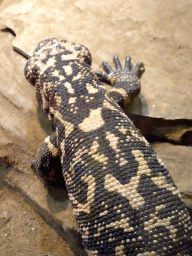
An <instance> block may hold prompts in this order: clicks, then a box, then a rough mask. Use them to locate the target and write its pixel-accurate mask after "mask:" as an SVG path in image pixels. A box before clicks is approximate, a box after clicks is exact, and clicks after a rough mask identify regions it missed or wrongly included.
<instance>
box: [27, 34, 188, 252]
mask: <svg viewBox="0 0 192 256" xmlns="http://www.w3.org/2000/svg"><path fill="white" fill-rule="evenodd" d="M91 62H92V57H91V53H90V52H89V50H88V48H86V47H85V46H83V45H80V44H76V43H70V42H68V41H66V40H59V39H56V38H49V39H45V40H43V41H41V42H40V43H39V44H38V46H37V48H36V49H35V50H34V52H33V55H32V57H31V58H30V59H29V60H28V61H27V63H26V66H25V70H24V73H25V76H26V79H27V80H28V82H29V83H31V84H32V85H33V86H35V88H36V97H37V101H38V103H39V105H40V107H41V108H42V109H43V110H44V111H45V113H46V114H47V115H48V117H49V119H50V120H51V121H52V123H53V128H54V132H53V133H52V134H51V135H50V136H48V137H47V138H45V140H44V142H43V143H42V144H41V146H40V148H39V149H38V151H37V154H36V157H35V160H34V161H33V163H34V165H35V167H36V168H37V170H38V171H39V176H40V177H41V179H42V181H43V183H44V184H45V185H46V184H52V183H54V182H55V181H56V180H57V177H58V176H59V173H60V172H62V175H63V178H64V181H65V185H66V188H67V191H68V196H69V199H70V201H71V203H72V206H73V213H74V215H75V218H76V220H77V223H78V227H79V231H80V234H81V238H82V244H83V246H84V248H85V250H86V252H87V254H88V255H93V256H101V255H102V256H107V255H108V256H109V255H110V256H117V255H122V256H127V255H132V256H155V255H159V256H165V255H166V256H168V255H177V256H179V255H180V256H181V255H182V256H184V255H185V256H190V255H192V223H191V220H190V217H189V214H188V212H187V209H186V206H185V204H184V202H183V201H182V200H181V198H180V193H179V191H178V189H177V187H176V185H175V183H174V181H173V179H172V177H171V176H170V174H169V172H168V170H167V169H166V167H165V165H164V164H163V162H162V161H161V160H160V159H159V157H158V156H157V154H156V153H155V152H154V150H153V149H152V147H151V146H150V144H149V143H148V141H147V140H146V139H145V138H144V137H143V136H142V135H141V133H140V131H139V130H138V129H137V128H136V127H135V126H134V124H133V122H132V121H131V120H130V119H129V118H128V116H127V115H126V114H125V112H124V111H123V106H124V105H125V104H127V103H128V102H130V101H131V100H132V99H133V98H135V97H136V96H137V95H138V94H139V92H140V89H141V85H140V80H139V78H138V76H139V72H140V71H141V70H142V69H143V67H144V66H143V63H141V62H139V63H137V64H136V66H135V68H134V69H133V65H132V63H131V57H130V56H128V57H127V58H126V60H125V68H122V66H121V62H120V60H119V58H118V57H117V56H115V57H114V63H115V66H116V69H115V70H114V69H113V68H112V67H111V66H110V65H109V64H108V63H107V62H103V63H102V66H103V69H104V71H103V72H102V71H99V72H94V71H93V70H92V68H91ZM102 79H103V80H107V81H108V82H110V83H111V89H110V91H109V92H107V91H106V89H105V87H104V85H103V83H102V82H101V80H102ZM59 177H60V176H59Z"/></svg>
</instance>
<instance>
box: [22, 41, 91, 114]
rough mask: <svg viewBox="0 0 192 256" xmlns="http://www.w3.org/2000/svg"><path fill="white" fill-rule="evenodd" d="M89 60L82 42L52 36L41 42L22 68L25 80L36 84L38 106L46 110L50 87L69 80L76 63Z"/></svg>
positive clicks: (52, 88)
mask: <svg viewBox="0 0 192 256" xmlns="http://www.w3.org/2000/svg"><path fill="white" fill-rule="evenodd" d="M91 62H92V58H91V54H90V52H89V50H88V49H87V48H86V47H85V46H83V45H79V44H75V43H69V42H67V41H66V40H59V39H56V38H49V39H45V40H43V41H41V42H40V43H39V44H38V46H37V48H36V49H35V50H34V52H33V55H32V57H31V58H30V59H29V60H28V61H27V63H26V66H25V70H24V73H25V76H26V78H27V80H28V82H29V83H30V84H32V85H33V86H35V87H36V96H37V101H38V103H39V105H40V107H41V108H43V109H44V111H45V112H48V109H49V100H50V97H51V96H52V94H53V93H54V87H56V86H57V85H58V84H60V83H65V81H67V80H70V75H71V77H73V76H75V72H78V68H79V67H80V66H82V65H83V66H84V65H86V66H90V65H91Z"/></svg>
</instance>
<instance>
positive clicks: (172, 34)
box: [0, 0, 192, 256]
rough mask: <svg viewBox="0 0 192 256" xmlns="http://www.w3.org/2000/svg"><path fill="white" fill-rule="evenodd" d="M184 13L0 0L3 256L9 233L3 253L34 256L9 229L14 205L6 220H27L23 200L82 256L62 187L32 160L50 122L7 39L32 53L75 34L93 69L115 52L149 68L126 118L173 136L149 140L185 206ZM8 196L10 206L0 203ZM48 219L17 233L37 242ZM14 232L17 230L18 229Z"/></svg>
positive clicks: (190, 69)
mask: <svg viewBox="0 0 192 256" xmlns="http://www.w3.org/2000/svg"><path fill="white" fill-rule="evenodd" d="M191 12H192V3H191V2H190V1H182V0H170V1H160V0H157V1H144V0H138V1H132V0H129V1H123V0H119V1H117V2H113V3H112V2H111V1H101V0H99V1H91V0H90V1H88V0H72V1H70V2H69V1H67V0H64V1H63V0H62V1H61V0H55V1H54V2H53V1H48V0H42V1H38V0H32V1H30V2H29V1H27V0H4V1H0V29H4V30H5V31H7V32H0V39H1V40H0V136H1V140H0V162H1V163H3V165H2V167H1V168H0V180H1V181H3V184H4V185H3V186H1V184H0V192H1V194H0V199H3V200H4V204H3V206H2V207H3V208H2V207H0V221H1V220H3V221H2V223H4V224H3V227H2V226H1V224H0V233H3V237H4V238H3V240H2V241H3V242H2V243H0V251H1V255H7V254H8V249H7V247H6V244H7V241H9V243H12V246H11V247H12V251H10V252H13V251H14V249H15V255H18V254H17V252H18V253H20V255H22V253H23V255H31V254H30V253H31V252H30V251H27V250H24V249H25V248H28V249H30V248H29V247H28V242H27V241H23V243H22V244H20V245H19V244H18V242H17V239H15V240H14V236H13V234H12V233H11V231H10V226H9V216H12V215H13V214H14V213H15V214H16V215H17V218H12V220H13V222H12V226H14V225H15V224H16V222H18V223H21V225H24V224H22V223H23V222H22V221H23V214H22V213H21V211H20V210H18V211H15V212H14V211H13V209H12V207H15V208H16V207H18V209H21V206H22V207H24V208H25V209H31V208H33V209H34V210H35V211H36V213H38V214H39V215H40V216H42V217H43V219H44V220H45V222H46V223H48V224H49V226H51V227H52V228H53V229H55V230H56V231H57V233H58V234H59V236H60V237H62V238H63V239H61V240H59V239H58V241H57V239H56V238H55V239H56V240H54V241H55V242H57V243H58V244H59V247H58V248H61V249H62V250H63V253H64V255H65V250H66V255H76V256H77V255H78V256H83V255H86V254H85V253H84V251H83V250H82V248H80V247H79V241H78V240H79V237H78V235H77V234H76V232H75V230H76V228H77V227H76V223H75V220H74V217H73V214H72V209H71V205H70V202H69V200H68V197H67V193H66V191H65V190H61V189H59V188H55V189H53V190H52V193H48V191H47V190H46V189H45V188H44V187H43V185H42V184H41V182H40V180H39V178H38V177H37V175H36V172H35V171H34V170H32V169H31V167H30V161H31V159H32V158H33V157H34V155H35V153H36V150H37V148H38V145H39V144H40V143H41V142H42V141H43V139H44V138H45V137H46V136H47V134H50V133H51V125H50V124H49V123H48V122H47V119H46V118H45V117H44V115H43V113H42V111H41V110H39V108H38V107H37V102H36V99H35V89H34V88H33V87H32V86H30V85H29V84H28V83H27V81H26V79H25V77H24V75H23V69H24V66H25V63H26V60H25V59H24V58H23V57H22V56H20V55H19V54H18V53H16V52H14V51H13V49H12V46H14V47H16V48H17V49H19V50H21V51H23V52H24V53H28V54H31V53H32V51H33V49H34V48H35V47H36V46H37V43H38V42H39V41H40V40H42V39H45V38H48V37H58V38H60V39H67V40H69V41H73V42H78V43H82V44H84V45H86V46H87V47H88V48H89V49H90V51H91V53H92V55H93V68H94V69H95V70H98V68H99V65H100V64H101V62H102V61H103V60H105V61H108V62H109V63H110V64H111V63H112V57H113V55H114V54H117V55H118V56H119V57H120V59H121V60H122V61H124V59H125V57H126V55H127V54H129V55H131V56H132V61H133V63H134V64H136V62H138V61H143V62H144V64H145V69H146V72H144V74H143V76H142V79H141V84H142V94H141V95H140V96H139V97H137V98H136V99H135V100H134V101H133V102H132V103H131V104H130V105H129V106H127V109H126V112H127V113H128V112H131V113H133V114H139V116H136V115H132V116H131V117H132V119H133V120H134V121H135V123H136V125H137V126H138V127H139V128H140V129H141V131H142V133H143V134H144V135H146V136H147V138H149V139H151V140H152V141H153V140H154V139H155V140H159V141H169V142H171V143H174V144H172V145H171V144H169V143H158V144H155V145H154V148H155V150H156V151H157V153H158V154H159V155H160V157H161V158H162V159H163V160H164V162H165V164H166V166H167V167H168V169H169V170H170V172H171V175H172V176H173V178H174V180H175V181H176V183H177V185H178V187H179V189H180V191H181V192H183V193H184V195H185V198H184V199H185V201H186V203H187V204H188V205H191V206H192V203H191V202H192V200H191V198H192V196H191V194H192V191H191V187H192V184H191V182H192V177H191V153H192V149H191V147H189V146H188V147H186V146H183V145H192V119H191V116H192V108H191V102H192V101H191V100H192V93H191V92H192V79H191V76H192V66H191V59H192V49H191V40H190V38H191V36H192V28H191V26H189V24H191V23H192V17H191ZM5 28H9V29H5ZM10 32H11V33H10ZM14 35H16V36H14ZM175 144H178V145H175ZM8 188H9V192H8ZM10 188H14V189H15V190H16V191H17V192H18V193H19V194H20V196H21V197H20V198H24V199H25V201H22V200H23V199H19V195H18V197H17V196H15V195H14V194H13V191H12V190H10ZM13 200H16V201H17V204H18V205H17V204H16V203H15V204H13ZM21 201H22V203H21ZM6 204H7V205H9V207H10V209H9V207H7V208H6V211H4V205H6ZM29 206H30V207H29ZM4 212H6V213H5V214H4ZM27 212H28V215H27V217H28V218H29V219H28V221H29V223H30V222H31V220H30V217H29V216H32V217H31V218H34V219H37V218H38V217H37V216H36V215H34V212H33V211H30V210H27ZM6 216H7V217H6ZM49 226H46V228H41V227H42V226H41V225H40V224H38V225H37V229H38V231H37V233H38V234H39V236H31V235H30V234H27V233H25V232H24V233H25V236H27V239H28V241H30V239H34V243H33V246H36V249H37V248H39V247H38V245H37V244H38V241H39V240H38V239H39V237H43V236H44V235H45V232H49V230H50V234H53V233H54V230H52V228H49ZM15 227H18V226H15ZM45 229H46V231H45ZM17 232H18V237H21V234H22V232H23V229H21V231H17ZM19 232H20V233H19ZM37 233H36V234H37ZM6 234H8V238H7V239H8V240H6V239H5V237H6ZM9 234H10V235H9ZM53 236H54V235H53ZM0 238H1V237H0ZM0 240H1V239H0ZM14 241H15V243H14ZM35 241H36V242H37V243H36V245H35ZM62 243H63V245H62ZM68 245H69V246H68ZM41 249H42V248H41ZM36 251H38V250H36ZM2 252H3V253H2ZM26 252H27V253H28V254H27V253H26ZM25 253H26V254H25ZM38 253H39V252H37V253H36V254H37V255H38ZM59 253H60V252H58V251H57V250H56V249H54V246H53V245H52V246H50V247H49V248H48V247H46V248H45V250H44V249H42V251H41V252H40V253H39V255H54V256H56V255H57V256H59V255H62V254H59ZM11 255H14V254H13V253H12V254H11Z"/></svg>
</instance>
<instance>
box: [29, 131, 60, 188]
mask: <svg viewBox="0 0 192 256" xmlns="http://www.w3.org/2000/svg"><path fill="white" fill-rule="evenodd" d="M31 164H32V165H33V166H34V167H35V168H36V169H37V170H38V172H39V176H40V178H41V180H42V181H43V183H44V184H45V185H52V186H54V185H60V184H61V183H63V176H62V168H61V163H60V152H59V149H58V148H57V143H56V133H55V132H54V133H52V134H51V135H50V136H48V137H46V139H45V140H44V142H43V143H42V144H41V146H40V148H39V149H38V150H37V154H36V157H35V159H34V160H32V162H31Z"/></svg>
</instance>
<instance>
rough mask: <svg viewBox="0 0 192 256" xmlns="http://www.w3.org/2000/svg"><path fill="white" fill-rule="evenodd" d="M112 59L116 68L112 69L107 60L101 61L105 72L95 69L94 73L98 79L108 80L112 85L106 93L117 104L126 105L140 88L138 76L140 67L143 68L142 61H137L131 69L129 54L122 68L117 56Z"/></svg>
mask: <svg viewBox="0 0 192 256" xmlns="http://www.w3.org/2000/svg"><path fill="white" fill-rule="evenodd" d="M113 61H114V63H115V66H116V70H113V68H112V67H111V66H110V65H109V64H108V63H107V62H103V63H102V66H103V69H104V70H105V72H101V71H97V72H96V74H97V76H98V78H99V79H102V80H103V81H106V82H109V83H110V84H111V85H112V86H113V88H112V89H111V90H110V91H109V93H108V95H109V96H110V97H112V98H113V99H114V100H115V101H116V102H117V103H118V104H119V105H126V104H127V103H129V102H130V101H131V100H132V99H133V98H135V97H136V96H137V95H138V94H139V92H140V90H141V85H140V82H139V79H138V76H139V74H140V72H141V68H144V65H143V63H142V62H138V63H137V64H136V66H135V68H134V70H132V67H133V65H132V63H131V57H130V56H127V58H126V60H125V68H124V69H122V66H121V63H120V60H119V58H118V57H117V56H114V58H113Z"/></svg>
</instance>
